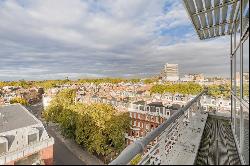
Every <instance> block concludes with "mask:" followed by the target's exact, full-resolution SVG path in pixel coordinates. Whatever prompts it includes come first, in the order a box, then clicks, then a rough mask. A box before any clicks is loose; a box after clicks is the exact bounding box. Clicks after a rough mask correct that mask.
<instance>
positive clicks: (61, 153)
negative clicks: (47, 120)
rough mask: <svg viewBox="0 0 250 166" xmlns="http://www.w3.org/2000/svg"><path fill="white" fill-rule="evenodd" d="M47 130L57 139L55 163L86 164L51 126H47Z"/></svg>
mask: <svg viewBox="0 0 250 166" xmlns="http://www.w3.org/2000/svg"><path fill="white" fill-rule="evenodd" d="M47 132H48V133H49V135H50V136H52V137H54V139H55V144H54V165H86V164H85V163H84V162H83V161H81V160H80V159H79V158H78V157H76V156H75V155H74V154H73V153H72V152H71V151H70V150H69V149H68V148H67V147H66V146H65V144H64V143H63V142H62V141H61V140H60V139H59V138H58V137H57V136H56V134H55V133H54V131H53V130H52V127H51V126H49V127H48V128H47Z"/></svg>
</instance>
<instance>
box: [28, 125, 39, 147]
mask: <svg viewBox="0 0 250 166" xmlns="http://www.w3.org/2000/svg"><path fill="white" fill-rule="evenodd" d="M38 141H39V130H37V129H35V128H32V129H31V130H30V131H29V134H28V144H32V143H35V142H38Z"/></svg>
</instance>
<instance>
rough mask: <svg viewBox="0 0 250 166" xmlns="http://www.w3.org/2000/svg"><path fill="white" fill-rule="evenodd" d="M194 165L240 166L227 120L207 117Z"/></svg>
mask: <svg viewBox="0 0 250 166" xmlns="http://www.w3.org/2000/svg"><path fill="white" fill-rule="evenodd" d="M195 164H196V165H239V164H241V162H240V158H239V155H238V151H237V148H236V145H235V141H234V137H233V133H232V130H231V125H230V122H229V121H228V120H224V119H220V118H216V117H213V116H209V118H208V119H207V123H206V125H205V129H204V132H203V135H202V140H201V143H200V148H199V151H198V155H197V157H196V161H195Z"/></svg>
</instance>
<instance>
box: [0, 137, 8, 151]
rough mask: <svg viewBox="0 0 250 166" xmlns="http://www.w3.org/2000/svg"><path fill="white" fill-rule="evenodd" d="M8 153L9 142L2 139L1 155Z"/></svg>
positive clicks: (0, 140) (0, 145)
mask: <svg viewBox="0 0 250 166" xmlns="http://www.w3.org/2000/svg"><path fill="white" fill-rule="evenodd" d="M7 151H8V140H7V139H6V138H5V137H0V155H1V154H3V153H6V152H7Z"/></svg>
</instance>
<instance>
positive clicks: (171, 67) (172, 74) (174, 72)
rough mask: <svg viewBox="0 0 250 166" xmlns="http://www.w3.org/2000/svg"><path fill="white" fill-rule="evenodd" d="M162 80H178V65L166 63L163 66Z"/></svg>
mask: <svg viewBox="0 0 250 166" xmlns="http://www.w3.org/2000/svg"><path fill="white" fill-rule="evenodd" d="M163 79H164V80H166V81H178V80H179V65H178V64H169V63H166V64H165V66H164V78H163Z"/></svg>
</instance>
